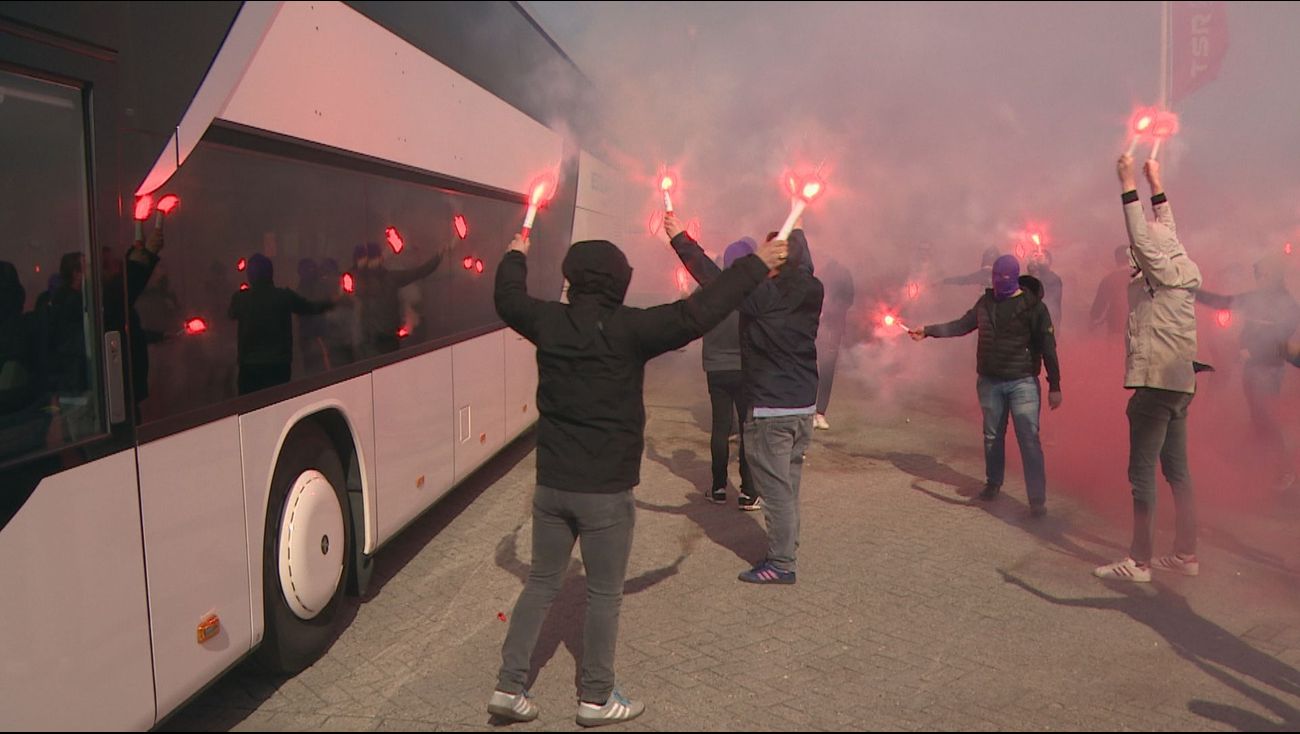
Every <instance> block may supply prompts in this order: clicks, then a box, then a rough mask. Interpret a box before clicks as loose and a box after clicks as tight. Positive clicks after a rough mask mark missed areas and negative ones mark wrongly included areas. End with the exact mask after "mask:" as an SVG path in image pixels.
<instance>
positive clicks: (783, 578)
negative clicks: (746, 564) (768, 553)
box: [739, 561, 794, 584]
mask: <svg viewBox="0 0 1300 734" xmlns="http://www.w3.org/2000/svg"><path fill="white" fill-rule="evenodd" d="M739 578H740V580H741V581H744V582H745V583H749V584H793V583H794V571H782V570H781V569H779V568H777V567H776V566H773V565H772V564H771V562H770V561H763V562H762V563H760V564H758V565H757V566H754V567H753V568H751V569H749V570H748V571H743V572H741V574H740V576H739Z"/></svg>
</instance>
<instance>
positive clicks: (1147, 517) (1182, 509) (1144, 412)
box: [1127, 387, 1196, 563]
mask: <svg viewBox="0 0 1300 734" xmlns="http://www.w3.org/2000/svg"><path fill="white" fill-rule="evenodd" d="M1191 404H1192V395H1190V394H1188V393H1182V392H1173V391H1171V390H1157V389H1155V388H1149V387H1139V388H1137V389H1136V390H1134V391H1133V397H1131V398H1129V401H1128V411H1127V412H1128V430H1129V454H1128V480H1129V483H1130V484H1132V485H1133V545H1132V548H1131V549H1130V551H1129V555H1130V556H1131V557H1132V558H1133V560H1135V561H1137V562H1139V563H1147V562H1149V561H1150V560H1151V536H1152V533H1153V531H1154V529H1155V523H1156V460H1157V459H1158V460H1159V461H1160V468H1161V470H1162V471H1163V472H1164V475H1165V479H1166V480H1168V481H1169V486H1170V487H1171V488H1173V492H1174V513H1175V527H1176V530H1175V535H1174V552H1176V553H1195V552H1196V505H1195V503H1194V501H1193V500H1194V497H1193V495H1192V475H1191V472H1190V471H1188V468H1187V408H1188V406H1190V405H1191Z"/></svg>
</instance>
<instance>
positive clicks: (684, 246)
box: [664, 214, 722, 285]
mask: <svg viewBox="0 0 1300 734" xmlns="http://www.w3.org/2000/svg"><path fill="white" fill-rule="evenodd" d="M664 230H665V231H666V232H668V235H669V236H670V237H672V241H671V242H670V243H669V244H671V245H672V246H673V252H676V253H677V257H678V259H680V260H681V261H682V265H684V266H686V272H688V273H690V274H691V277H692V278H694V279H695V282H696V283H699V284H700V285H708V284H709V283H712V282H713V281H714V279H716V278H717V277H718V275H719V274H721V273H722V268H720V267H718V264H717V263H715V262H713V260H711V259H709V256H708V255H707V254H705V252H704V248H702V247H700V243H698V242H696V241H695V238H693V237H691V236H690V235H689V234H688V233H687V232H686V230H684V229H682V228H681V227H680V226H679V225H678V223H677V217H675V216H673V215H672V214H668V215H665V216H664Z"/></svg>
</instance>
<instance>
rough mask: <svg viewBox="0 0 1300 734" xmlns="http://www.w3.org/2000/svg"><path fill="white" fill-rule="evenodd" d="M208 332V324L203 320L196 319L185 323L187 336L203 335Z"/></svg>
mask: <svg viewBox="0 0 1300 734" xmlns="http://www.w3.org/2000/svg"><path fill="white" fill-rule="evenodd" d="M207 330H208V322H206V321H204V320H203V319H201V318H197V317H195V318H192V319H189V320H188V321H186V322H185V333H186V334H190V335H193V334H202V333H203V332H205V331H207Z"/></svg>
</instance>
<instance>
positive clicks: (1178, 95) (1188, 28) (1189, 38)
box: [1169, 2, 1228, 106]
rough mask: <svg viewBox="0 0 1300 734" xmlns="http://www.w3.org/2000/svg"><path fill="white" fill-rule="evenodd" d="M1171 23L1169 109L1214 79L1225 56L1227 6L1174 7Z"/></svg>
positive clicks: (1175, 4) (1206, 3)
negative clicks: (1171, 58)
mask: <svg viewBox="0 0 1300 734" xmlns="http://www.w3.org/2000/svg"><path fill="white" fill-rule="evenodd" d="M1172 22H1173V29H1172V35H1173V54H1172V57H1173V68H1172V69H1171V72H1172V73H1171V77H1172V84H1171V87H1170V95H1169V104H1170V106H1172V105H1174V104H1177V103H1178V101H1179V100H1181V99H1183V98H1185V97H1187V96H1188V95H1190V94H1192V93H1193V92H1195V91H1196V90H1198V89H1200V88H1201V87H1203V86H1205V85H1206V84H1209V83H1210V82H1212V81H1214V80H1215V79H1217V78H1218V76H1219V67H1221V66H1222V65H1223V57H1224V56H1225V55H1227V53H1228V4H1227V3H1226V2H1189V3H1174V4H1173V21H1172Z"/></svg>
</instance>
